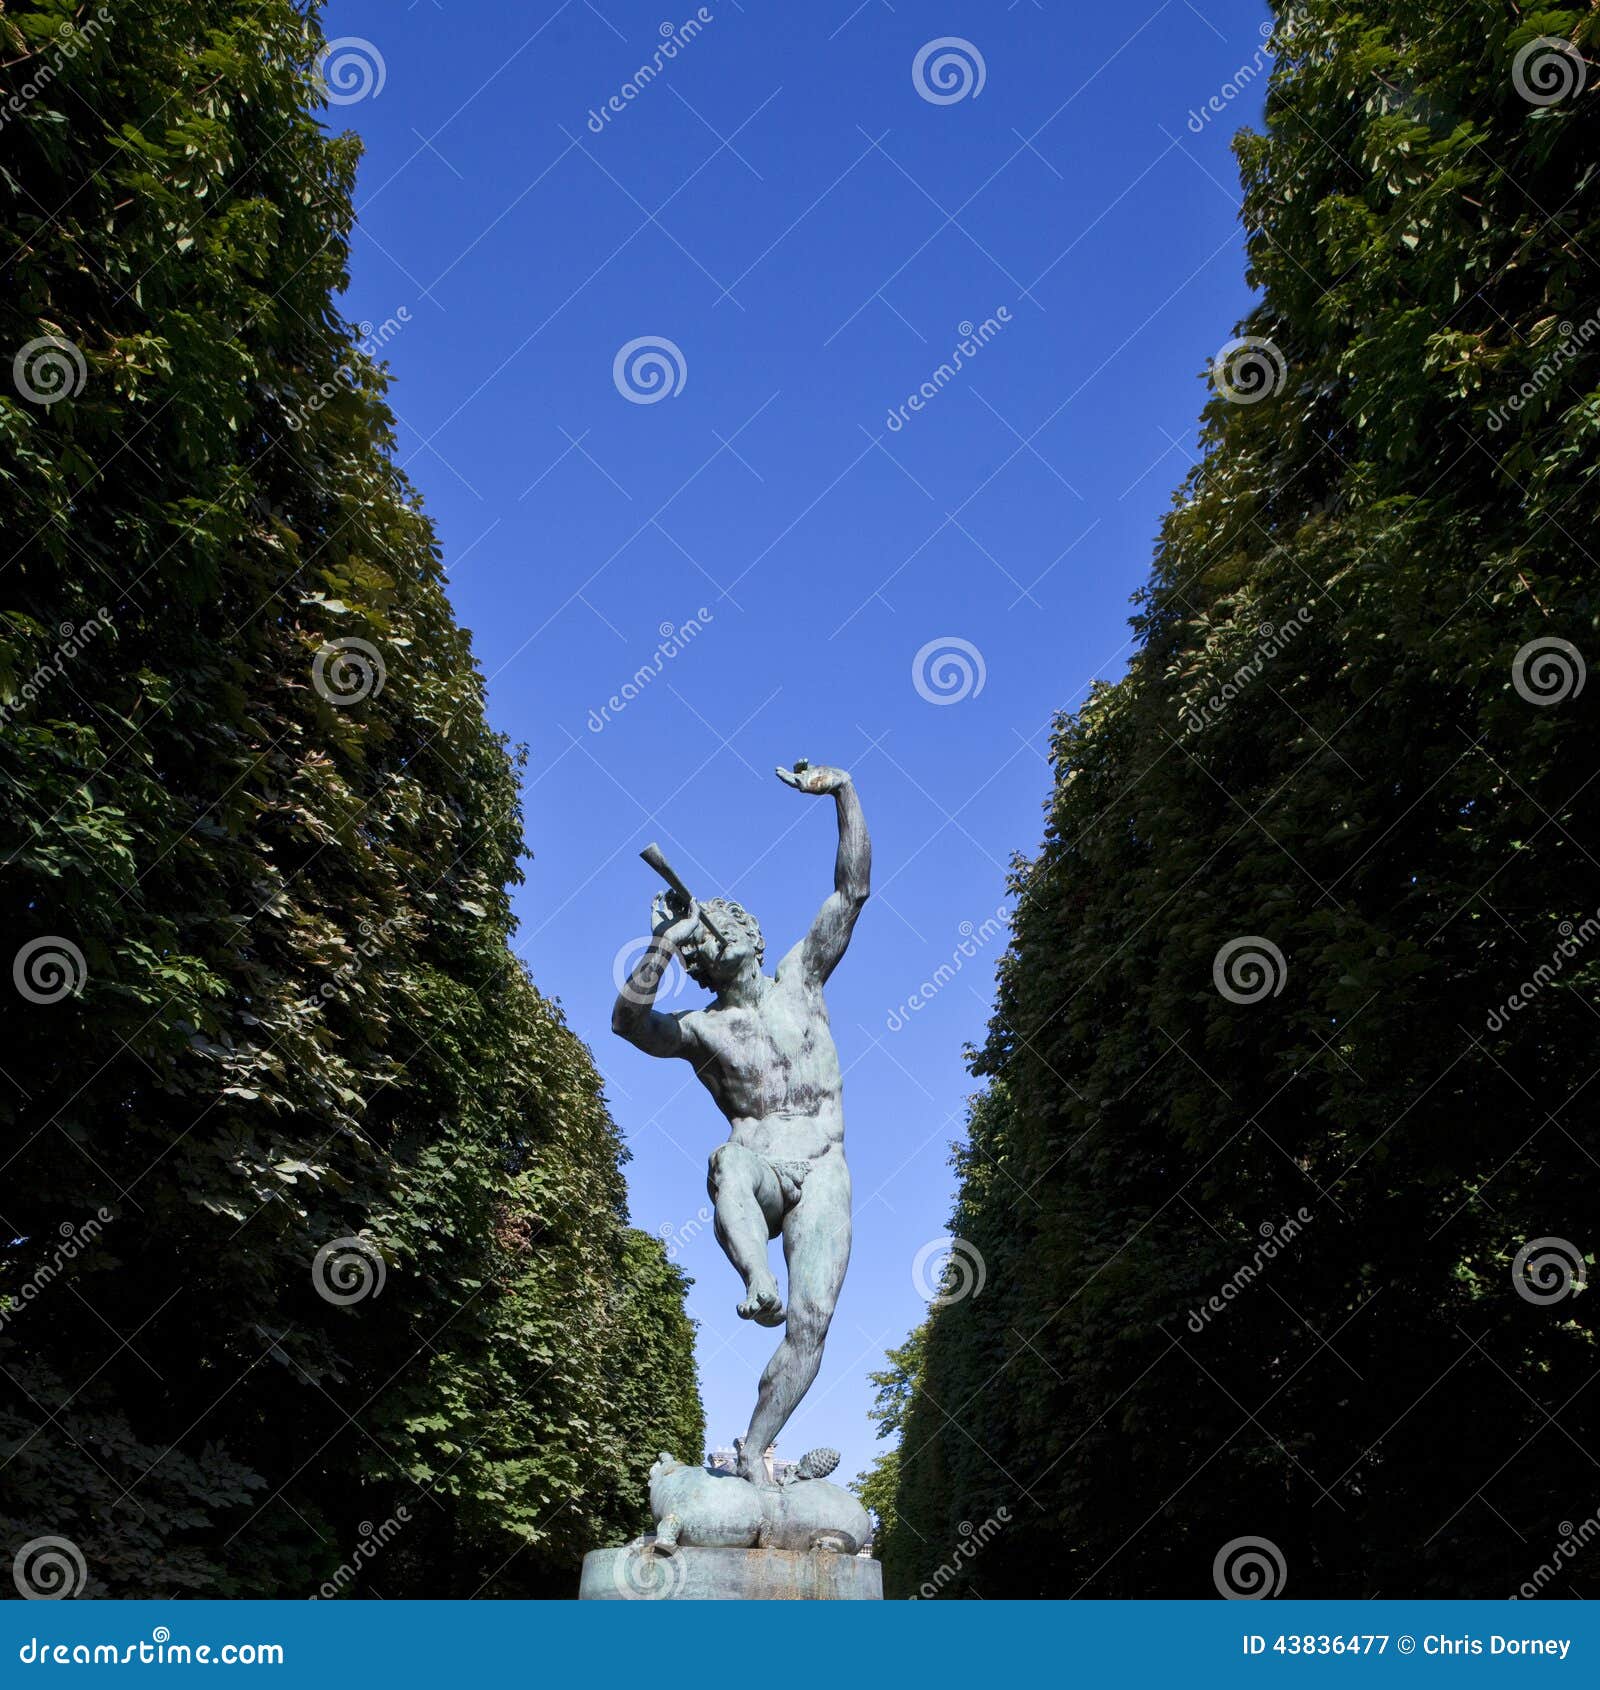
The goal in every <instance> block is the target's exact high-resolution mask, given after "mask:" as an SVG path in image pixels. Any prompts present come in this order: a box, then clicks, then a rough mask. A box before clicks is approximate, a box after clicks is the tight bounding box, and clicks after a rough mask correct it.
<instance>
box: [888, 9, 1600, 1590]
mask: <svg viewBox="0 0 1600 1690" xmlns="http://www.w3.org/2000/svg"><path fill="white" fill-rule="evenodd" d="M1597 40H1600V12H1597V11H1596V10H1595V9H1594V8H1593V7H1567V8H1556V9H1544V10H1538V11H1520V10H1519V9H1518V8H1513V7H1499V6H1487V5H1483V6H1467V7H1455V6H1451V5H1445V4H1442V3H1436V0H1367V3H1359V0H1358V3H1356V4H1350V3H1348V0H1339V3H1338V4H1333V3H1331V0H1309V3H1306V4H1299V5H1295V6H1293V7H1288V6H1285V7H1283V8H1281V21H1280V23H1279V25H1278V33H1277V36H1276V41H1275V45H1276V48H1277V53H1278V58H1277V64H1276V68H1275V71H1274V75H1273V78H1272V85H1271V91H1270V94H1269V97H1268V103H1267V113H1266V125H1265V132H1264V133H1263V134H1260V135H1253V134H1246V135H1244V136H1242V137H1241V138H1240V140H1239V142H1238V147H1237V150H1238V155H1239V158H1240V162H1241V167H1242V173H1243V178H1244V184H1245V201H1244V209H1243V217H1244V224H1245V229H1246V235H1247V245H1248V255H1249V266H1250V277H1251V280H1252V282H1253V283H1254V284H1255V285H1256V286H1257V287H1258V288H1259V290H1260V297H1259V303H1258V304H1257V306H1256V308H1255V309H1254V310H1253V311H1252V312H1251V314H1250V315H1249V317H1248V318H1247V319H1246V320H1245V322H1244V323H1242V324H1241V325H1239V333H1240V337H1241V339H1243V340H1244V341H1245V344H1244V345H1243V346H1242V347H1239V346H1236V347H1234V348H1233V349H1232V350H1231V351H1228V350H1226V349H1225V354H1224V355H1223V356H1221V357H1219V359H1218V361H1217V366H1216V369H1215V372H1214V377H1213V379H1214V382H1215V385H1216V387H1217V390H1218V391H1217V392H1216V394H1215V396H1214V397H1213V398H1212V399H1211V401H1210V402H1209V404H1208V406H1207V408H1206V411H1205V417H1204V425H1203V448H1204V455H1203V459H1202V461H1201V462H1200V463H1199V465H1198V466H1197V468H1196V469H1195V470H1194V472H1193V473H1192V474H1191V476H1190V477H1189V479H1188V481H1187V482H1186V484H1185V486H1184V488H1183V489H1182V491H1181V493H1180V495H1179V496H1178V498H1177V500H1176V502H1175V504H1174V507H1173V509H1172V511H1171V513H1170V514H1169V516H1168V517H1167V519H1166V521H1165V523H1164V526H1163V529H1162V534H1161V539H1160V544H1159V548H1158V551H1157V555H1156V560H1155V566H1154V570H1153V574H1152V578H1151V580H1150V583H1149V586H1148V588H1147V589H1146V591H1145V592H1144V593H1143V594H1142V595H1141V599H1140V603H1139V609H1138V615H1137V617H1136V620H1135V624H1134V626H1135V629H1136V633H1137V636H1138V650H1137V654H1136V656H1135V658H1134V660H1133V662H1132V664H1131V666H1130V669H1129V672H1128V674H1127V675H1126V676H1125V677H1124V679H1123V680H1122V681H1120V682H1119V683H1118V684H1116V685H1115V686H1107V687H1102V688H1100V689H1098V690H1097V691H1096V693H1095V694H1094V696H1093V697H1092V698H1091V699H1090V701H1089V702H1088V704H1087V705H1086V706H1085V707H1084V708H1083V709H1082V710H1081V711H1080V712H1079V713H1078V714H1077V715H1075V716H1073V717H1071V718H1067V719H1063V720H1062V721H1061V722H1060V723H1059V724H1058V728H1057V731H1056V734H1055V739H1054V747H1053V753H1054V767H1055V776H1056V779H1055V788H1054V793H1053V799H1052V806H1051V810H1050V816H1049V823H1048V828H1047V831H1046V835H1045V839H1044V842H1043V846H1042V848H1041V849H1040V851H1039V853H1038V854H1037V855H1036V856H1035V857H1034V858H1033V859H1032V860H1030V861H1027V862H1024V863H1021V864H1019V866H1018V868H1017V870H1016V874H1015V877H1014V890H1015V892H1016V894H1017V899H1018V903H1017V913H1016V919H1015V931H1014V938H1013V943H1012V945H1011V947H1010V950H1009V952H1008V954H1007V956H1006V959H1005V961H1004V964H1003V967H1002V971H1001V981H1000V990H999V996H998V1000H997V1006H996V1011H995V1015H994V1019H993V1022H992V1024H991V1028H990V1033H989V1038H988V1040H987V1043H986V1045H985V1046H984V1048H983V1050H982V1052H981V1053H980V1056H979V1059H978V1062H977V1071H978V1072H979V1073H980V1074H982V1075H984V1076H986V1077H988V1078H989V1080H990V1082H991V1085H992V1087H993V1090H992V1091H991V1093H990V1096H989V1098H988V1099H987V1100H986V1101H985V1103H984V1104H983V1105H981V1106H980V1108H979V1110H978V1111H977V1113H976V1114H975V1116H974V1119H973V1130H972V1134H971V1141H970V1144H969V1146H968V1147H966V1148H965V1150H964V1151H963V1153H962V1158H961V1170H962V1185H961V1193H960V1197H959V1200H958V1208H957V1213H956V1216H955V1220H954V1223H953V1225H954V1229H955V1230H956V1231H958V1232H959V1233H960V1234H961V1236H962V1237H963V1238H964V1239H966V1240H967V1241H968V1242H969V1244H970V1245H971V1247H972V1248H974V1249H975V1250H977V1251H978V1252H980V1253H982V1254H983V1256H984V1257H985V1259H986V1261H987V1265H988V1270H989V1271H988V1275H987V1283H986V1286H985V1288H984V1290H983V1292H982V1293H981V1294H980V1295H977V1296H975V1297H972V1298H970V1299H968V1300H966V1301H963V1302H960V1303H956V1304H950V1305H948V1306H945V1307H941V1308H938V1309H936V1310H935V1312H934V1315H933V1318H932V1320H931V1323H930V1326H929V1330H928V1335H927V1339H926V1357H925V1363H924V1371H923V1375H922V1383H921V1386H920V1388H919V1389H917V1390H916V1391H915V1392H914V1395H913V1401H912V1403H911V1406H910V1408H909V1410H908V1411H907V1413H906V1416H905V1430H904V1436H903V1442H902V1448H901V1456H900V1481H899V1493H898V1499H897V1504H896V1506H897V1509H898V1511H899V1514H900V1517H901V1520H902V1521H903V1522H911V1523H913V1524H915V1526H916V1529H917V1534H918V1535H917V1538H911V1537H909V1536H906V1535H904V1534H901V1535H900V1536H899V1538H898V1539H897V1543H896V1546H895V1547H896V1551H897V1552H899V1553H903V1554H904V1555H905V1557H906V1561H905V1565H904V1568H903V1570H902V1572H901V1574H900V1582H901V1585H902V1587H904V1586H905V1585H906V1584H907V1583H914V1582H915V1581H916V1579H917V1578H918V1577H926V1569H927V1568H928V1567H930V1566H931V1565H933V1564H934V1563H936V1562H937V1561H938V1560H939V1559H940V1557H941V1555H942V1554H943V1553H944V1552H945V1551H946V1550H947V1548H948V1545H949V1544H950V1543H951V1542H952V1541H953V1540H954V1534H955V1533H956V1532H957V1531H958V1529H959V1522H960V1521H961V1520H962V1519H971V1518H974V1517H976V1516H977V1515H978V1514H979V1512H980V1511H982V1510H984V1509H985V1508H986V1507H987V1505H988V1504H989V1502H990V1501H991V1500H992V1498H993V1497H994V1496H995V1495H998V1494H1005V1495H1007V1496H1009V1497H1010V1499H1011V1505H1012V1509H1013V1514H1014V1523H1013V1524H1011V1525H1010V1526H1008V1527H1007V1529H1006V1530H1005V1531H1004V1532H1003V1533H1002V1534H1000V1536H999V1537H997V1538H996V1539H995V1540H994V1541H993V1542H992V1543H991V1544H990V1545H989V1546H988V1547H987V1548H986V1549H985V1550H984V1551H983V1553H982V1554H981V1555H980V1556H978V1557H977V1558H975V1560H974V1562H973V1564H972V1566H971V1568H970V1570H969V1572H968V1574H967V1575H966V1580H965V1584H964V1587H963V1588H966V1589H971V1588H974V1587H975V1588H976V1589H977V1591H978V1592H979V1593H980V1594H983V1595H990V1596H994V1595H1046V1594H1049V1595H1071V1594H1075V1593H1078V1592H1082V1593H1083V1594H1085V1595H1092V1596H1116V1595H1141V1596H1153V1595H1184V1596H1205V1595H1210V1594H1212V1593H1213V1590H1214V1589H1215V1588H1217V1585H1216V1584H1215V1583H1214V1578H1215V1579H1216V1580H1217V1581H1219V1582H1226V1581H1227V1580H1229V1579H1237V1580H1238V1581H1240V1582H1244V1581H1245V1580H1247V1579H1248V1577H1249V1574H1248V1571H1247V1570H1244V1569H1236V1568H1232V1567H1230V1564H1229V1562H1228V1558H1227V1557H1226V1556H1224V1557H1223V1560H1222V1562H1220V1563H1219V1562H1218V1557H1219V1554H1221V1553H1222V1552H1223V1551H1224V1549H1225V1548H1226V1546H1228V1545H1230V1544H1233V1542H1234V1540H1237V1539H1240V1538H1256V1539H1266V1540H1268V1542H1269V1544H1270V1546H1271V1553H1270V1554H1267V1552H1265V1551H1263V1552H1262V1553H1263V1554H1264V1555H1266V1560H1265V1562H1264V1563H1263V1564H1264V1565H1266V1566H1267V1567H1268V1569H1269V1571H1268V1582H1269V1583H1276V1582H1277V1581H1278V1579H1279V1578H1280V1576H1283V1577H1284V1580H1285V1585H1286V1588H1287V1590H1288V1591H1289V1593H1290V1594H1293V1595H1299V1596H1329V1595H1338V1596H1364V1595H1372V1594H1376V1593H1378V1592H1381V1593H1382V1594H1384V1595H1386V1596H1408V1595H1432V1596H1505V1595H1508V1594H1511V1593H1513V1592H1518V1591H1520V1592H1521V1593H1523V1594H1537V1593H1541V1592H1542V1591H1544V1590H1546V1589H1548V1590H1550V1591H1552V1592H1553V1593H1554V1594H1559V1595H1571V1594H1572V1593H1573V1592H1574V1591H1576V1592H1578V1593H1581V1594H1587V1595H1591V1596H1592V1595H1594V1594H1596V1592H1597V1591H1600V1583H1597V1580H1600V1563H1595V1564H1588V1565H1586V1564H1584V1563H1583V1562H1582V1561H1581V1560H1579V1561H1574V1562H1572V1563H1571V1564H1570V1565H1568V1564H1566V1563H1565V1562H1564V1561H1563V1562H1561V1570H1560V1572H1559V1573H1558V1574H1557V1575H1555V1576H1554V1577H1546V1576H1542V1575H1541V1574H1540V1572H1539V1569H1540V1568H1541V1567H1545V1566H1548V1565H1550V1564H1551V1563H1552V1556H1553V1553H1554V1551H1555V1550H1556V1549H1557V1546H1558V1545H1560V1544H1561V1543H1562V1542H1563V1541H1564V1540H1563V1536H1562V1530H1563V1528H1562V1522H1563V1521H1567V1522H1570V1521H1572V1520H1573V1518H1574V1513H1575V1510H1574V1501H1573V1498H1574V1489H1573V1482H1574V1477H1575V1475H1578V1474H1581V1473H1582V1472H1584V1471H1586V1470H1587V1466H1588V1463H1587V1461H1586V1459H1585V1457H1584V1456H1583V1454H1582V1453H1581V1451H1583V1450H1586V1449H1588V1448H1592V1447H1593V1445H1594V1443H1595V1441H1596V1433H1597V1430H1600V1424H1597V1420H1596V1413H1597V1410H1596V1399H1595V1396H1594V1392H1593V1389H1592V1387H1591V1386H1590V1384H1589V1382H1590V1380H1591V1379H1592V1377H1593V1374H1594V1371H1595V1363H1596V1353H1595V1351H1596V1346H1595V1332H1594V1323H1593V1314H1592V1313H1591V1311H1590V1309H1589V1306H1588V1300H1587V1299H1586V1298H1584V1297H1582V1296H1579V1295H1577V1294H1576V1290H1575V1286H1576V1284H1577V1283H1578V1282H1579V1281H1581V1279H1582V1277H1583V1276H1584V1275H1585V1273H1586V1272H1589V1271H1592V1263H1593V1260H1594V1251H1595V1248H1596V1242H1597V1240H1596V1236H1595V1233H1594V1216H1595V1214H1596V1212H1597V1199H1600V1161H1597V1153H1600V1145H1597V1143H1596V1138H1595V1134H1594V1132H1593V1128H1592V1124H1591V1122H1592V1116H1593V1110H1592V1108H1591V1107H1590V1105H1589V1098H1590V1096H1591V1095H1592V1093H1591V1092H1590V1091H1588V1090H1587V1089H1586V1088H1588V1086H1589V1082H1590V1079H1591V1077H1592V1075H1593V1073H1594V1071H1595V1067H1596V1060H1597V1051H1600V1039H1597V1036H1596V1035H1597V1031H1600V1007H1597V1002H1596V997H1595V986H1596V984H1597V982H1600V943H1597V942H1596V941H1597V940H1600V895H1597V894H1596V887H1597V886H1600V879H1597V877H1596V876H1595V873H1594V869H1595V866H1596V865H1595V861H1594V856H1593V841H1594V839H1595V838H1596V837H1597V824H1600V780H1597V779H1596V773H1597V770H1596V761H1595V751H1594V746H1595V744H1596V737H1597V736H1596V728H1597V721H1596V705H1597V693H1596V689H1595V688H1594V687H1593V686H1592V685H1590V686H1589V687H1588V688H1587V689H1586V690H1585V688H1584V686H1583V681H1584V678H1585V673H1586V661H1587V660H1592V659H1593V657H1594V656H1595V654H1596V652H1597V651H1600V637H1597V634H1596V619H1597V611H1600V597H1597V588H1600V571H1597V558H1600V528H1597V521H1596V518H1597V505H1596V491H1597V485H1596V478H1595V463H1596V449H1597V445H1600V317H1597V316H1596V314H1595V313H1596V304H1595V298H1594V288H1593V278H1594V274H1595V270H1594V263H1595V255H1596V254H1597V253H1600V126H1597V125H1596V123H1595V116H1596V112H1597V110H1600V106H1597V104H1596V101H1597V96H1600V70H1597V66H1596V64H1595V62H1594V59H1595V55H1594V46H1595V43H1596V41H1597ZM919 1540H920V1541H919ZM924 1545H925V1546H924ZM1274 1559H1276V1561H1277V1562H1278V1563H1279V1564H1281V1566H1282V1567H1283V1568H1284V1569H1286V1574H1284V1575H1280V1574H1279V1573H1278V1572H1277V1571H1276V1569H1275V1568H1274V1567H1273V1565H1272V1563H1273V1561H1274ZM1557 1559H1558V1560H1559V1559H1560V1558H1557ZM952 1593H959V1592H952Z"/></svg>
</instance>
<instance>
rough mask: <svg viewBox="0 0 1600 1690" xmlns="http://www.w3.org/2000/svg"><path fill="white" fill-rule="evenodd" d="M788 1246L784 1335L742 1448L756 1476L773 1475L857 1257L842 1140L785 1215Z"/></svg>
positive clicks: (747, 1472) (746, 1468)
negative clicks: (781, 1439)
mask: <svg viewBox="0 0 1600 1690" xmlns="http://www.w3.org/2000/svg"><path fill="white" fill-rule="evenodd" d="M783 1253H784V1258H785V1259H786V1261H787V1262H788V1264H789V1313H788V1318H787V1320H786V1321H785V1323H784V1335H783V1342H782V1343H781V1344H779V1346H778V1348H777V1350H776V1351H775V1352H774V1354H773V1357H772V1360H771V1361H769V1362H768V1363H767V1366H766V1371H765V1372H764V1373H763V1374H762V1375H761V1392H760V1395H759V1396H758V1397H757V1399H756V1411H755V1414H754V1415H753V1416H752V1418H751V1421H750V1430H749V1431H748V1432H747V1433H746V1434H745V1440H744V1447H743V1448H742V1449H741V1450H740V1452H739V1470H740V1472H741V1473H742V1474H743V1475H744V1477H745V1478H747V1479H749V1480H751V1481H752V1482H753V1483H756V1484H761V1483H763V1482H765V1468H764V1466H763V1464H762V1456H763V1455H764V1454H765V1452H766V1449H767V1446H768V1445H769V1444H771V1443H773V1442H775V1441H776V1439H777V1436H778V1434H779V1432H781V1431H782V1430H783V1428H784V1427H785V1426H786V1425H787V1424H788V1421H789V1416H790V1415H791V1414H793V1413H794V1411H795V1409H796V1408H797V1407H799V1405H800V1399H801V1398H802V1397H803V1396H804V1395H805V1394H806V1392H807V1391H808V1390H810V1388H811V1382H812V1380H813V1379H815V1378H816V1376H817V1369H818V1368H819V1367H820V1366H821V1365H822V1345H823V1341H824V1340H825V1339H826V1338H827V1336H828V1326H829V1323H830V1322H831V1321H832V1319H833V1309H834V1304H835V1303H837V1302H838V1300H839V1287H840V1286H841V1285H843V1284H844V1270H845V1269H846V1268H847V1267H848V1266H849V1265H850V1170H849V1168H848V1167H846V1166H845V1160H844V1152H843V1151H842V1150H839V1149H838V1148H837V1147H836V1148H834V1149H833V1150H830V1151H829V1152H828V1154H827V1155H826V1156H824V1157H822V1158H821V1160H820V1161H818V1162H817V1163H816V1165H815V1166H814V1167H813V1168H812V1170H811V1172H810V1174H808V1175H807V1177H806V1181H805V1184H804V1185H803V1186H802V1187H801V1188H800V1201H799V1202H798V1203H796V1204H795V1206H794V1207H793V1208H792V1209H791V1210H790V1211H789V1213H788V1216H787V1217H786V1218H785V1220H784V1223H783Z"/></svg>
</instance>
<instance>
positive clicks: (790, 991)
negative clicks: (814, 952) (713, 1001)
mask: <svg viewBox="0 0 1600 1690" xmlns="http://www.w3.org/2000/svg"><path fill="white" fill-rule="evenodd" d="M687 1020H688V1021H689V1022H690V1024H691V1025H692V1027H693V1030H694V1032H695V1034H696V1035H697V1043H698V1044H699V1046H700V1049H701V1050H702V1052H703V1053H704V1054H703V1055H702V1056H701V1057H700V1059H699V1061H698V1062H697V1063H696V1064H695V1066H696V1069H697V1071H698V1073H699V1075H700V1078H701V1081H702V1082H703V1083H704V1085H705V1087H706V1089H707V1090H708V1091H709V1092H710V1093H711V1095H712V1097H713V1098H715V1099H716V1103H717V1107H718V1108H719V1109H721V1111H722V1113H723V1114H724V1115H725V1116H727V1118H728V1124H729V1126H730V1127H731V1128H732V1135H731V1136H732V1137H733V1139H734V1141H735V1142H736V1143H740V1144H744V1145H747V1146H748V1147H749V1148H750V1149H752V1150H755V1151H759V1152H760V1153H761V1154H762V1155H763V1156H766V1157H768V1158H776V1159H783V1160H801V1159H808V1158H810V1157H813V1156H819V1155H821V1154H822V1152H823V1151H824V1150H826V1149H827V1148H828V1146H829V1145H831V1144H838V1143H840V1142H842V1140H843V1138H844V1112H843V1109H842V1107H841V1093H842V1090H843V1076H842V1075H841V1073H840V1070H839V1053H838V1051H837V1049H836V1048H835V1047H834V1042H833V1033H832V1030H831V1029H830V1027H829V1025H828V1011H827V1006H826V1004H824V1002H823V999H822V991H821V988H820V987H817V986H810V985H807V984H806V983H805V981H804V980H803V978H801V977H800V976H799V973H798V970H797V971H796V973H795V975H794V976H793V977H785V976H783V975H780V977H779V978H778V979H777V980H776V981H774V982H773V983H772V985H771V986H770V988H769V989H768V991H767V992H766V994H765V995H764V996H763V998H762V1000H761V1002H760V1003H759V1004H756V1005H752V1006H748V1007H718V1006H715V1005H713V1006H712V1007H711V1008H709V1009H702V1010H696V1011H694V1012H693V1013H692V1014H691V1015H690V1016H689V1017H687Z"/></svg>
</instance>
